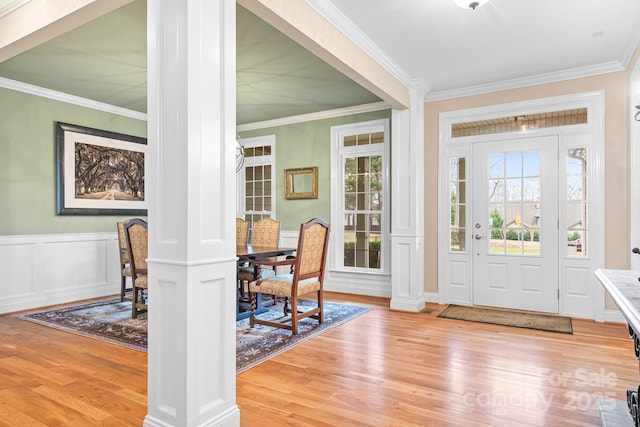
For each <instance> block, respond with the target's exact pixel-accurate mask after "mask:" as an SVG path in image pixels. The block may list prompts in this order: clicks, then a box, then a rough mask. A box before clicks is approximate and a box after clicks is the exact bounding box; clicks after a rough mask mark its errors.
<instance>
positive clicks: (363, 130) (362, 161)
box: [334, 121, 388, 272]
mask: <svg viewBox="0 0 640 427" xmlns="http://www.w3.org/2000/svg"><path fill="white" fill-rule="evenodd" d="M385 123H386V121H378V122H368V123H366V124H355V125H348V126H342V127H339V128H341V129H342V130H341V132H338V133H337V136H336V137H335V138H336V141H335V142H334V147H335V148H336V150H337V157H338V160H337V161H338V163H337V168H338V170H339V171H340V180H341V184H337V183H336V184H337V185H335V186H334V191H336V192H337V193H339V196H338V197H339V199H336V201H337V202H338V203H339V209H340V213H339V214H337V215H335V216H334V222H338V224H335V225H334V227H339V229H340V231H339V232H338V233H336V236H337V238H336V243H337V245H338V246H339V248H337V252H338V254H337V259H336V261H335V263H336V264H337V265H336V267H337V268H341V269H344V270H347V271H348V270H358V271H361V270H365V269H366V270H369V271H371V272H383V271H384V270H385V265H386V262H385V256H386V253H385V249H384V248H385V245H386V241H387V237H386V233H385V229H384V224H385V219H386V209H387V206H386V204H387V201H386V199H385V198H386V197H388V196H386V195H387V194H388V188H386V187H387V183H386V182H385V180H386V172H385V168H386V167H387V165H386V164H385V150H386V149H387V143H386V140H387V137H386V135H385V131H386V129H387V128H386V126H385ZM334 229H335V228H334Z"/></svg>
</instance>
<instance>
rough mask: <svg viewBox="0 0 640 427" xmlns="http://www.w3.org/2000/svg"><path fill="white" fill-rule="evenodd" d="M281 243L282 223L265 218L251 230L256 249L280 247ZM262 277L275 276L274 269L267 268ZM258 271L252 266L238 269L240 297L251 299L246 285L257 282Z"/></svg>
mask: <svg viewBox="0 0 640 427" xmlns="http://www.w3.org/2000/svg"><path fill="white" fill-rule="evenodd" d="M279 243H280V223H279V222H278V221H276V220H274V219H271V218H264V219H261V220H260V221H257V222H255V223H254V224H253V229H252V230H251V246H256V247H269V248H274V247H278V244H279ZM261 274H262V277H268V276H273V275H275V271H274V269H273V268H265V271H263V272H262V273H261ZM257 277H258V276H257V274H256V269H255V268H254V267H253V266H251V265H244V266H240V267H239V268H238V286H239V292H240V295H241V296H243V297H245V298H247V299H248V298H249V296H248V295H246V293H245V290H244V285H245V284H248V283H249V282H252V281H254V280H256V278H257Z"/></svg>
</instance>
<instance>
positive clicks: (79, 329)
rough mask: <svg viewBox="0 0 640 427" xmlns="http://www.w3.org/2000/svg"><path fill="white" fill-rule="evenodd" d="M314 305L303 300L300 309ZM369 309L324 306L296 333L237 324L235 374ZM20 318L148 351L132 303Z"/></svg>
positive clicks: (272, 312) (278, 308)
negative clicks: (318, 316)
mask: <svg viewBox="0 0 640 427" xmlns="http://www.w3.org/2000/svg"><path fill="white" fill-rule="evenodd" d="M313 304H315V303H314V302H313V301H306V300H301V301H298V305H299V306H300V308H301V309H304V307H305V306H309V305H313ZM369 310H371V308H370V307H362V306H356V305H349V304H338V303H332V302H325V303H324V322H323V323H322V324H319V323H318V322H317V321H315V320H313V319H303V320H302V321H300V323H299V326H298V327H299V330H298V334H297V335H292V334H291V332H290V331H287V330H284V329H277V328H272V327H270V326H264V325H256V327H255V328H253V329H252V328H250V327H249V319H243V320H239V321H238V322H236V373H240V372H243V371H245V370H247V369H249V368H251V367H253V366H256V365H257V364H259V363H262V362H264V361H265V360H267V359H270V358H272V357H274V356H276V355H278V354H281V353H283V352H285V351H287V350H289V349H290V348H292V347H294V346H296V345H298V344H301V343H303V342H305V341H308V340H310V339H311V338H314V337H316V336H318V335H320V334H321V333H323V332H326V331H328V330H330V329H332V328H335V327H336V326H338V325H341V324H343V323H345V322H347V321H349V320H351V319H354V318H356V317H357V316H360V315H361V314H364V313H366V312H368V311H369ZM281 315H282V305H281V304H278V305H274V306H272V307H270V308H269V312H268V313H264V314H261V315H260V317H261V318H271V319H275V318H277V317H280V316H281ZM18 318H20V319H24V320H29V321H31V322H35V323H39V324H41V325H45V326H49V327H52V328H56V329H60V330H63V331H67V332H72V333H75V334H78V335H83V336H86V337H90V338H94V339H98V340H100V341H105V342H108V343H111V344H117V345H120V346H123V347H127V348H131V349H134V350H139V351H147V316H146V314H142V315H139V316H138V318H137V319H132V318H131V302H128V301H125V302H121V301H120V299H119V298H116V299H109V300H102V301H95V302H90V303H86V304H79V305H73V306H67V307H61V308H56V309H51V310H44V311H38V312H33V313H27V314H22V315H20V316H18Z"/></svg>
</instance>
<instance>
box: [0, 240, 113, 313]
mask: <svg viewBox="0 0 640 427" xmlns="http://www.w3.org/2000/svg"><path fill="white" fill-rule="evenodd" d="M118 266H119V257H118V239H117V233H115V232H114V233H82V234H56V235H36V236H0V271H2V278H1V279H0V314H2V313H10V312H14V311H19V310H27V309H33V308H39V307H45V306H48V305H53V304H61V303H66V302H72V301H78V300H81V299H87V298H95V297H101V296H106V295H114V294H119V293H120V274H119V271H118V270H119V268H118Z"/></svg>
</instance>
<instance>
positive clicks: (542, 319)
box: [438, 304, 573, 334]
mask: <svg viewBox="0 0 640 427" xmlns="http://www.w3.org/2000/svg"><path fill="white" fill-rule="evenodd" d="M438 317H442V318H445V319H456V320H466V321H468V322H479V323H490V324H492V325H503V326H513V327H516V328H526V329H537V330H540V331H549V332H560V333H563V334H573V326H572V324H571V318H570V317H564V316H555V315H551V314H538V313H523V312H517V311H505V310H494V309H491V308H480V307H469V306H462V305H453V304H452V305H450V306H449V307H447V308H446V309H445V310H444V311H443V312H442V313H440V314H439V315H438Z"/></svg>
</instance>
